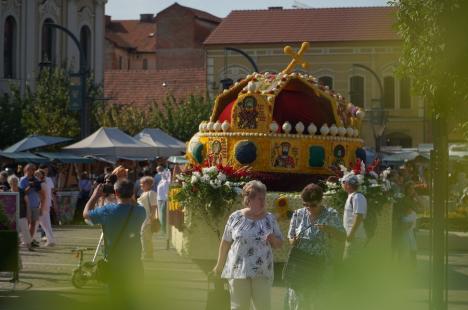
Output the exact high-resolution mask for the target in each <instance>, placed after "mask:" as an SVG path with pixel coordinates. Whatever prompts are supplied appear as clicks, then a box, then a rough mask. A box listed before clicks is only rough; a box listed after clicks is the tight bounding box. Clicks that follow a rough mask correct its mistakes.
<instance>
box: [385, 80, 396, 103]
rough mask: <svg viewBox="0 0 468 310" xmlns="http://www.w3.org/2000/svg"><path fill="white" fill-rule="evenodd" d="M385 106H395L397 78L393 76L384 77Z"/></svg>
mask: <svg viewBox="0 0 468 310" xmlns="http://www.w3.org/2000/svg"><path fill="white" fill-rule="evenodd" d="M383 87H384V108H385V109H394V108H395V78H393V77H392V76H386V77H384V85H383Z"/></svg>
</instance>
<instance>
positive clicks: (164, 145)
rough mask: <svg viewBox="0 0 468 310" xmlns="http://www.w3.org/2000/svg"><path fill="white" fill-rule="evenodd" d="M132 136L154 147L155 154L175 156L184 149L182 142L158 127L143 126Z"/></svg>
mask: <svg viewBox="0 0 468 310" xmlns="http://www.w3.org/2000/svg"><path fill="white" fill-rule="evenodd" d="M134 138H135V139H137V140H138V141H140V142H143V143H146V144H149V145H151V146H153V147H155V148H156V149H157V152H156V155H157V156H162V157H169V156H177V155H181V154H182V153H184V152H185V150H186V145H185V143H184V142H182V141H180V140H177V139H176V138H174V137H172V136H170V135H169V134H167V133H166V132H164V131H162V130H161V129H159V128H145V129H143V130H142V131H141V132H140V133H138V134H136V135H135V137H134Z"/></svg>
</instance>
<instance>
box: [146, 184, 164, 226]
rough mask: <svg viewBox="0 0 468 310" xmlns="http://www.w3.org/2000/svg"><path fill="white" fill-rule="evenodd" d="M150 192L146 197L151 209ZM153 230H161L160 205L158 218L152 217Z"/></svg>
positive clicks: (157, 213)
mask: <svg viewBox="0 0 468 310" xmlns="http://www.w3.org/2000/svg"><path fill="white" fill-rule="evenodd" d="M149 196H150V194H149V192H148V196H146V198H147V199H148V205H149V208H150V209H151V200H150V198H149ZM150 224H151V232H152V233H157V232H159V231H160V230H161V222H160V221H159V208H158V206H156V218H155V219H151V222H150Z"/></svg>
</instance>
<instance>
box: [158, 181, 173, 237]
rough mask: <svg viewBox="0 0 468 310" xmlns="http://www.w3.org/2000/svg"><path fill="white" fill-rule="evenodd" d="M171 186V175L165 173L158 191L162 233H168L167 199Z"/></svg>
mask: <svg viewBox="0 0 468 310" xmlns="http://www.w3.org/2000/svg"><path fill="white" fill-rule="evenodd" d="M170 185H171V179H170V174H167V173H163V174H162V178H161V181H159V184H158V191H157V198H158V211H159V220H160V222H161V232H162V233H166V209H167V197H168V194H169V186H170Z"/></svg>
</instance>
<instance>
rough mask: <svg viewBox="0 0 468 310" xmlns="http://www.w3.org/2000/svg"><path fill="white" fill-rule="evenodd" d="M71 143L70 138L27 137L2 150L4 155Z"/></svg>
mask: <svg viewBox="0 0 468 310" xmlns="http://www.w3.org/2000/svg"><path fill="white" fill-rule="evenodd" d="M67 141H71V139H70V138H64V137H51V136H35V135H32V136H28V137H26V138H24V139H23V140H21V141H19V142H16V143H15V144H13V145H12V146H10V147H7V148H6V149H4V150H3V152H5V153H14V152H23V151H27V150H31V149H35V148H38V147H43V146H48V145H54V144H59V143H63V142H67Z"/></svg>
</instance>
